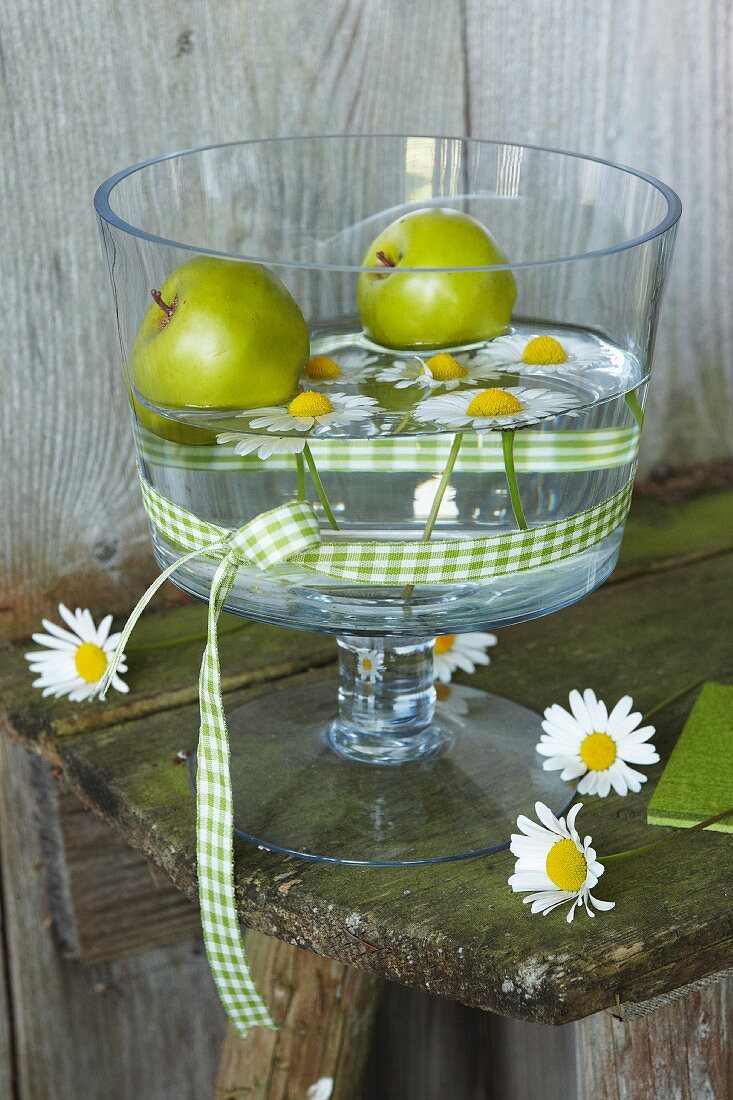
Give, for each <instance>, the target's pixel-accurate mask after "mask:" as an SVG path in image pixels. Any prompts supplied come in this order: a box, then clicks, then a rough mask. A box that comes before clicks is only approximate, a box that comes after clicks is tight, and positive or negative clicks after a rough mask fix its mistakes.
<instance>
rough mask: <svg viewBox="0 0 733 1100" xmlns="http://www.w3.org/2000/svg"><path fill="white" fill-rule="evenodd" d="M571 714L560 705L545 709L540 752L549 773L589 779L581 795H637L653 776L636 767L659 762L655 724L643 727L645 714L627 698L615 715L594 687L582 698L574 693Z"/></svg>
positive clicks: (629, 697) (583, 784) (539, 746)
mask: <svg viewBox="0 0 733 1100" xmlns="http://www.w3.org/2000/svg"><path fill="white" fill-rule="evenodd" d="M569 702H570V711H567V710H565V708H564V707H561V706H558V704H557V703H556V704H554V705H553V706H551V707H548V708H547V710H546V711H545V719H544V721H543V723H542V729H543V730H544V733H543V734H542V737H541V739H540V743H539V744H538V745H537V752H538V753H540V754H541V755H542V756H546V757H547V760H545V762H544V764H543V768H544V769H545V771H559V772H561V775H560V778H561V779H577V778H578V777H579V776H582V777H583V778H582V779H581V780H580V783H579V784H578V791H579V793H580V794H597V795H599V796H600V797H601V798H605V797H606V795H607V794H608V793H609V792H610V790H611V788H613V789H614V791H616V792H617V794H620V795H626V794H628V792H629V791H633V792H634V793H635V794H637V793H638V792H639V791H640V790H641V785H642V783H646V779H647V777H646V776H645V775H644V774H643V773H642V772H639V771H636V769H635V768H631V767H629V765H630V764H641V765H649V764H656V763H657V762H658V760H659V754H658V753H657V751H656V749H655V748H654V745H652V744H650V743H649V738H650V737H652V735H653V734H654V726H641V727H640V722H641V721H642V716H641V714H640V713H638V712H634V713H633V714H632V713H631V708H632V706H633V705H634V702H633V699H632V698H631V696H630V695H624V697H623V699H621V700H620V701H619V702H618V703H617V704H616V706H615V707H614V708H613V710H612V711H611V713H610V714H609V713H608V709H607V708H606V704H605V703H604V702H602V701H601V700H600V699H596V696H595V692H593V691H591V690H590V688H588V689H587V690H586V691H584V692H583V694H582V695H581V694H580V692H579V691H571V692H570V697H569Z"/></svg>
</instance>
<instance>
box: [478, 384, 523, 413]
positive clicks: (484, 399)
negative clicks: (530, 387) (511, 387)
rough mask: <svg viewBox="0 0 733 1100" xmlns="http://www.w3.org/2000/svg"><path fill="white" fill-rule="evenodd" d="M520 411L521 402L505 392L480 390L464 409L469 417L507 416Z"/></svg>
mask: <svg viewBox="0 0 733 1100" xmlns="http://www.w3.org/2000/svg"><path fill="white" fill-rule="evenodd" d="M521 411H522V402H521V401H520V400H519V399H518V398H516V397H515V396H514V394H513V393H508V392H507V391H506V390H482V391H481V393H477V394H476V396H475V397H474V399H473V401H472V402H471V404H470V405H469V406H468V408H467V409H466V412H467V413H468V415H469V416H509V415H510V414H511V413H518V412H521Z"/></svg>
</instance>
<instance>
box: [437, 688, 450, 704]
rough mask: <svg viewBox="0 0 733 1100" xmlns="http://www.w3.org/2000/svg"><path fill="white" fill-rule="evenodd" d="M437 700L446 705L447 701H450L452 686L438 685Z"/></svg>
mask: <svg viewBox="0 0 733 1100" xmlns="http://www.w3.org/2000/svg"><path fill="white" fill-rule="evenodd" d="M435 698H436V699H439V700H440V702H441V703H444V702H445V701H446V699H450V684H441V683H437V684H436V685H435Z"/></svg>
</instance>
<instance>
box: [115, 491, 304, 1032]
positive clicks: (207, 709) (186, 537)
mask: <svg viewBox="0 0 733 1100" xmlns="http://www.w3.org/2000/svg"><path fill="white" fill-rule="evenodd" d="M143 486H144V494H145V503H146V506H147V508H148V510H149V511H151V510H155V509H158V510H162V509H167V510H168V511H170V510H171V507H175V506H171V505H170V503H169V502H168V501H166V500H165V498H164V497H161V496H160V494H158V493H156V491H155V490H154V489H153V488H152V486H150V485H149V484H146V483H143ZM171 514H173V513H171ZM181 516H182V513H181V512H180V511H179V512H177V514H176V520H177V523H178V525H179V527H180V530H179V531H178V532H177V535H176V538H177V541H178V542H179V543H180V545H182V546H183V547H184V548H188V551H189V552H188V553H186V554H184V555H183V557H181V558H178V559H177V561H175V562H173V563H172V565H169V566H168V568H167V569H165V570H164V571H163V573H161V574H160V576H159V577H157V578H156V579H155V581H153V583H152V584H151V585H150V587H149V588H148V589H147V591H146V592H145V594H144V595H143V596H142V598H141V599H140V600H139V601H138V603H137V605H136V606H135V608H134V610H133V612H132V614H131V615H130V617H129V619H128V620H127V622H126V624H125V626H124V629H123V631H122V635H121V637H120V642H119V645H118V646H117V649H116V651H115V653H114V656H113V657H112V660H111V661H110V664H109V667H108V668H107V671H106V672H105V674H104V676H103V677H102V679H101V681H100V683H99V688H98V691H97V694H98V695H99V697H100V698H102V699H103V698H104V697H105V695H106V693H107V690H108V688H109V685H110V682H111V680H112V677H113V676H114V674H115V671H116V669H117V666H118V664H119V662H120V660H121V658H122V655H123V653H124V650H125V645H126V644H127V641H128V639H129V637H130V634H131V633H132V631H133V629H134V627H135V624H136V623H137V621H138V619H139V618H140V616H141V615H142V613H143V611H144V610H145V608H146V606H147V605H148V603H149V602H150V600H151V599H152V597H153V596H154V595H155V593H156V592H157V591H158V589H159V588H160V586H161V585H162V584H163V583H164V582H165V581H166V580H167V579H168V578H169V577H170V576H171V574H172V573H175V571H176V570H177V569H180V567H181V566H182V565H185V564H186V563H187V562H189V561H191V559H192V558H195V557H199V556H202V555H203V556H205V557H215V558H219V559H221V560H220V561H219V565H218V567H217V569H216V572H215V573H214V577H213V580H212V582H211V594H210V596H209V615H208V640H207V643H206V648H205V650H204V656H203V660H202V662H201V673H200V676H199V703H200V710H201V726H200V730H199V741H198V752H197V770H196V838H197V867H198V881H199V893H200V897H201V924H202V928H203V933H204V943H205V945H206V954H207V956H208V959H209V965H210V967H211V972H212V974H213V976H214V981H215V983H216V987H217V989H218V991H219V996H220V997H221V1000H222V1002H223V1004H224V1007H225V1009H226V1011H227V1014H228V1015H229V1018H230V1020H231V1021H232V1023H233V1024H234V1026H235V1027H236V1029H237V1031H238V1032H239V1034H240V1035H241V1036H242V1037H243V1038H246V1036H247V1033H248V1032H249V1029H250V1028H252V1027H257V1026H259V1027H268V1028H276V1026H277V1025H276V1024H275V1023H274V1022H273V1020H272V1018H271V1017H270V1014H269V1012H268V1010H267V1006H266V1005H265V1003H264V1002H263V1000H262V998H261V996H260V994H259V993H258V991H257V987H256V986H255V983H254V980H253V978H252V974H251V972H250V969H249V965H248V963H247V957H246V954H245V950H244V943H243V941H242V935H241V931H240V927H239V920H238V918H237V906H236V899H235V895H234V862H233V858H234V850H233V849H234V842H233V814H232V783H231V776H230V772H229V736H228V733H227V725H226V719H225V716H224V704H223V701H222V695H221V671H220V667H219V647H218V641H217V624H218V621H219V615H220V614H221V610H222V608H223V606H224V601H225V600H226V598H227V596H228V594H229V591H230V589H231V587H232V584H233V583H234V579H235V577H236V575H237V570H238V569H239V566H240V565H254V566H256V567H257V568H258V569H263V570H264V569H268V568H269V567H270V566H272V565H276V564H277V563H278V562H280V561H283V560H284V559H286V558H288V557H290V555H291V554H294V553H297V552H299V551H303V550H307V549H310V548H312V547H314V546H317V545H318V544H319V543H320V541H321V536H320V530H319V526H318V519H317V517H316V514H315V512H314V511H313V508H312V506H311V505H310V504H309V503H308V502H307V501H297V502H293V503H291V504H282V505H280V506H278V507H277V508H273V509H271V510H270V511H268V512H263V513H262V514H261V515H259V516H257V517H256V518H255V519H253V520H252V521H251V522H250V523H247V524H246V525H245V526H244V527H240V528H239V530H238V531H234V532H227V533H226V534H224V535H223V536H222V530H223V529H222V528H219V527H215V526H214V525H213V524H206V523H204V522H202V521H200V520H197V519H196V517H193V516H190V513H189V514H188V516H190V519H189V518H188V516H187V517H186V520H185V521H184V522H183V523H182V522H181ZM169 521H170V517H169ZM194 521H195V522H194ZM184 528H185V529H184Z"/></svg>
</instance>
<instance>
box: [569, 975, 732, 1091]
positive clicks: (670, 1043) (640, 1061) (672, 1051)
mask: <svg viewBox="0 0 733 1100" xmlns="http://www.w3.org/2000/svg"><path fill="white" fill-rule="evenodd" d="M732 1001H733V981H731V980H730V979H728V980H727V981H722V982H718V983H716V984H715V985H712V986H709V987H707V988H706V989H702V990H699V991H697V992H695V993H690V994H688V995H687V996H686V997H684V998H683V999H682V1000H678V1001H675V1002H674V1003H673V1004H670V1005H667V1006H666V1007H665V1008H660V1009H658V1010H657V1011H656V1012H653V1013H651V1015H649V1016H644V1017H642V1018H641V1019H639V1020H633V1021H629V1022H623V1021H620V1020H616V1019H614V1017H613V1016H612V1015H611V1014H610V1013H608V1012H602V1013H599V1014H598V1015H597V1016H591V1017H590V1018H589V1019H587V1020H583V1021H582V1022H581V1023H580V1024H578V1027H577V1040H578V1046H577V1057H578V1100H643V1098H644V1097H657V1096H659V1097H674V1098H675V1100H701V1098H702V1097H706V1100H727V1098H728V1097H729V1096H730V1095H731V1092H733V1037H732V1036H731V1018H732V1010H733V1004H732V1003H731V1002H732Z"/></svg>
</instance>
